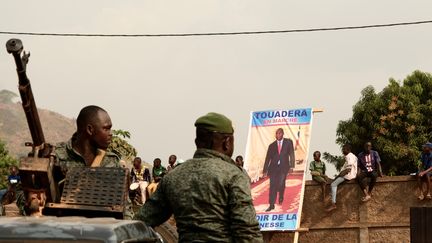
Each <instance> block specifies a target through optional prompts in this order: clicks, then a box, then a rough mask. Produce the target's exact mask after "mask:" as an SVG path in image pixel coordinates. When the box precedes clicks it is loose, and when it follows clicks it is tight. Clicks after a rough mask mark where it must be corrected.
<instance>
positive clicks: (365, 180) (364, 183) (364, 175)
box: [357, 171, 378, 192]
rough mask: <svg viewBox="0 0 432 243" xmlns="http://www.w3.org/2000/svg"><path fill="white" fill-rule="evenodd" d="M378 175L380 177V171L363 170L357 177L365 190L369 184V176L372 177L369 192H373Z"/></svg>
mask: <svg viewBox="0 0 432 243" xmlns="http://www.w3.org/2000/svg"><path fill="white" fill-rule="evenodd" d="M377 177H378V173H377V172H376V171H372V172H365V171H362V172H360V175H359V176H358V177H357V180H358V183H359V184H360V187H361V189H362V190H365V189H366V187H367V186H368V178H369V179H370V182H369V192H371V191H372V189H373V188H374V186H375V183H376V180H377Z"/></svg>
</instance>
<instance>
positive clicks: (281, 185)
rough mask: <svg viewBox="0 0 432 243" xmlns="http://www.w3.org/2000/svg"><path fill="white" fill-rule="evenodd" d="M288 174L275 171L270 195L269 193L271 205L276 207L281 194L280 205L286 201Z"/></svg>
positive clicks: (271, 178) (272, 176)
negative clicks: (277, 198)
mask: <svg viewBox="0 0 432 243" xmlns="http://www.w3.org/2000/svg"><path fill="white" fill-rule="evenodd" d="M286 177H287V173H285V172H282V171H280V170H278V171H274V172H273V173H271V175H270V193H269V204H270V205H274V204H275V202H276V197H277V194H278V193H279V203H281V202H282V201H283V200H284V193H285V180H286Z"/></svg>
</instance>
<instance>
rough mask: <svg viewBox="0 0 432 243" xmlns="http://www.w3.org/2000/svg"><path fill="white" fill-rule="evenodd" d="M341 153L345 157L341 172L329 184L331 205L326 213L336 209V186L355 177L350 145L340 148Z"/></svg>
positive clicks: (355, 172)
mask: <svg viewBox="0 0 432 243" xmlns="http://www.w3.org/2000/svg"><path fill="white" fill-rule="evenodd" d="M342 153H343V154H344V156H345V163H344V165H343V166H342V169H341V172H340V173H339V175H338V176H337V177H336V178H335V179H334V181H333V182H332V184H331V200H332V204H331V206H330V207H329V208H328V209H327V212H330V211H333V210H335V209H336V194H337V187H338V185H339V184H341V183H343V182H345V181H349V180H352V179H355V178H356V176H357V156H355V155H354V154H353V153H351V145H349V144H345V145H344V146H343V147H342Z"/></svg>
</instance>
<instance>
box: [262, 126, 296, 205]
mask: <svg viewBox="0 0 432 243" xmlns="http://www.w3.org/2000/svg"><path fill="white" fill-rule="evenodd" d="M294 163H295V155H294V145H293V141H292V140H291V139H288V138H284V130H283V129H282V128H278V129H277V130H276V141H274V142H272V143H271V144H270V145H269V146H268V149H267V155H266V158H265V161H264V170H263V174H264V177H266V176H267V175H268V176H269V177H270V192H269V204H270V206H269V207H268V208H267V209H266V212H269V211H271V210H273V209H274V208H275V205H274V204H275V202H276V196H277V194H278V193H279V204H282V202H283V200H284V193H285V180H286V177H287V175H288V172H289V171H290V170H291V169H292V168H294V165H295V164H294Z"/></svg>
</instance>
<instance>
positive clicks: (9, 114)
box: [0, 90, 75, 158]
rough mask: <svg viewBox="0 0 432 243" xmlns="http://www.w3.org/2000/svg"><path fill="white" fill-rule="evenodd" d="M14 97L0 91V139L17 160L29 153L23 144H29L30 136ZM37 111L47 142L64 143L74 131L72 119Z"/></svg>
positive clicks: (13, 94)
mask: <svg viewBox="0 0 432 243" xmlns="http://www.w3.org/2000/svg"><path fill="white" fill-rule="evenodd" d="M16 97H18V95H16V94H15V93H13V92H11V91H8V90H1V91H0V139H1V140H3V141H4V142H6V144H7V148H8V150H9V152H10V154H11V155H12V156H14V157H17V158H18V157H20V156H25V155H27V153H28V152H29V151H30V148H29V147H25V146H24V143H25V142H31V136H30V131H29V129H28V125H27V121H26V117H25V115H24V111H23V108H22V105H21V102H14V101H13V100H16ZM18 100H20V99H18ZM38 111H39V118H40V120H41V123H42V129H43V131H44V135H45V140H46V141H47V142H49V143H52V144H55V143H58V142H61V141H66V140H68V139H69V138H70V136H71V135H72V133H73V132H74V131H75V121H74V120H73V119H70V118H67V117H65V116H63V115H61V114H58V113H56V112H53V111H50V110H44V109H38Z"/></svg>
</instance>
